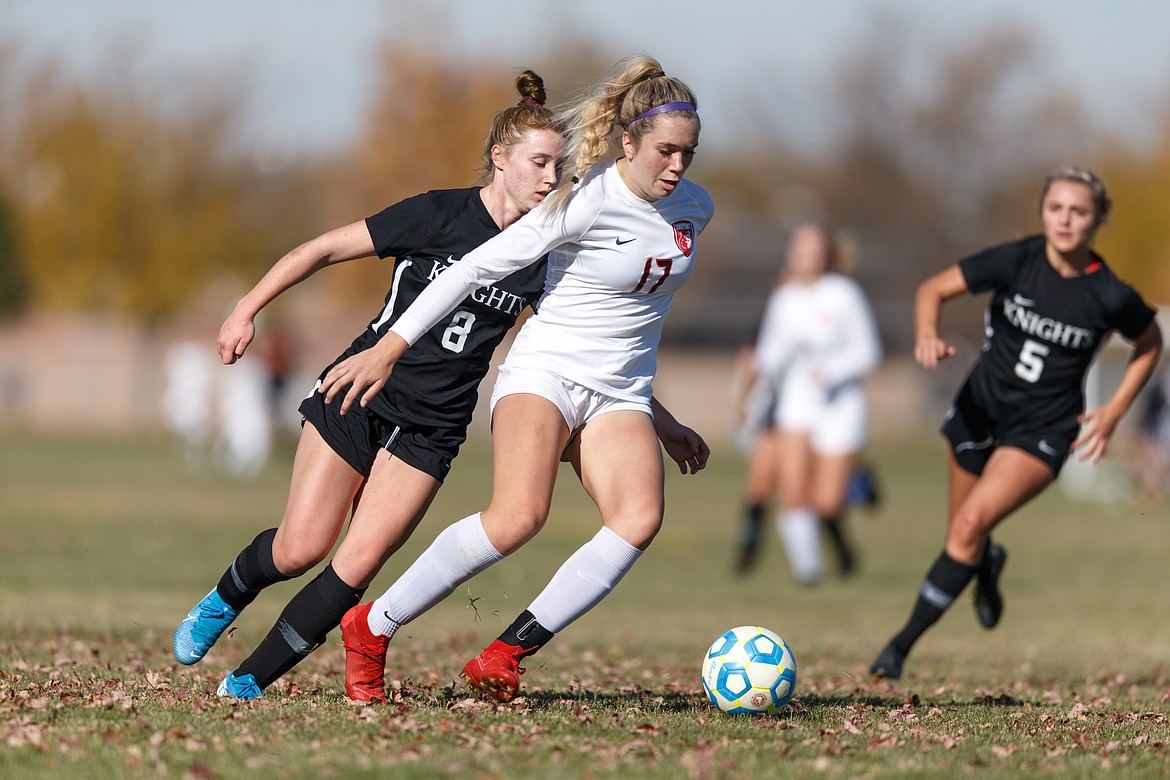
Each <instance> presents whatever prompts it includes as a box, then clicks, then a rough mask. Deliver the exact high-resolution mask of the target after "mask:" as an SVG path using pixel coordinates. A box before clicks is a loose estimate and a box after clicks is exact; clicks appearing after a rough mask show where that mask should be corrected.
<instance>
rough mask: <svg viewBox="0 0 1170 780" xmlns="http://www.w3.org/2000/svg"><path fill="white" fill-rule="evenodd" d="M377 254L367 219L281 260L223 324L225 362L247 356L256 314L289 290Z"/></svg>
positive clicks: (221, 337)
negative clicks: (337, 266) (324, 270)
mask: <svg viewBox="0 0 1170 780" xmlns="http://www.w3.org/2000/svg"><path fill="white" fill-rule="evenodd" d="M373 254H374V241H373V239H372V238H370V231H369V229H368V228H367V227H366V223H365V221H364V220H363V221H359V222H354V223H351V224H349V225H346V226H345V227H339V228H336V229H334V230H330V231H329V232H328V233H322V234H321V235H319V236H317V237H316V238H314V239H311V240H309V241H306V242H305V243H303V244H301V245H300V246H298V247H297V248H296V249H293V250H292V251H291V252H289V253H288V254H286V255H285V256H284V257H282V258H280V259H279V260H277V261H276V263H275V264H274V265H273V266H272V267H271V268H269V269H268V273H266V274H264V276H263V277H262V278H261V279H260V281H259V282H257V283H256V286H255V287H253V288H252V289H251V290H250V291H249V292H248V294H247V295H245V296H244V297H243V298H241V299H240V300H239V302H238V303H236V307H235V309H233V310H232V313H231V314H230V315H228V318H227V319H226V320H224V323H223V325H222V326H220V329H219V337H218V338H217V339H216V346H217V347H218V348H219V357H220V359H221V360H222V361H223V362H224V365H230V364H232V363H235V362H236V360H237V359H239V358H241V357H243V355H244V352H245V351H246V350H247V349H248V345H249V344H251V343H252V339H253V338H254V337H255V336H256V325H255V322H254V320H255V319H256V315H257V314H259V313H260V310H261V309H263V308H264V307H265V306H267V305H268V304H270V303H272V301H274V300H275V299H276V297H277V296H279V295H280V294H281V293H283V292H284V291H285V290H287V289H289V288H290V287H293V286H294V285H296V284H299V283H300V282H303V281H304V280H305V279H308V278H309V277H310V276H312V275H313V274H315V273H316V272H317V271H319V270H321V269H322V268H324V267H326V266H328V265H333V264H334V263H343V262H346V261H347V260H356V259H357V258H359V257H369V256H371V255H373Z"/></svg>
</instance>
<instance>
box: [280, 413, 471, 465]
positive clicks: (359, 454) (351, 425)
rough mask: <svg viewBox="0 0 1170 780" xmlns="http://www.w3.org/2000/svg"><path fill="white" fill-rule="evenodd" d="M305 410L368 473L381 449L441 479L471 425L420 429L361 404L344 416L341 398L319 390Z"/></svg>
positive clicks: (333, 445) (324, 434)
mask: <svg viewBox="0 0 1170 780" xmlns="http://www.w3.org/2000/svg"><path fill="white" fill-rule="evenodd" d="M300 412H301V415H302V417H303V418H304V419H305V420H307V421H309V422H311V423H312V424H313V427H314V428H316V429H317V432H318V433H320V434H321V438H323V439H324V440H325V441H326V443H327V444H328V445H329V446H330V447H331V448H332V449H333V451H334V452H336V453H337V454H338V455H340V456H341V457H342V458H343V459H344V460H345V462H346V463H348V464H349V465H350V466H352V467H353V468H354V470H355V471H357V472H358V473H359V474H364V475H365V476H367V477H368V476H369V475H370V468H371V467H372V466H373V465H374V456H375V455H377V454H378V450H386V451H387V452H389V453H390V454H392V455H393V456H394V457H396V458H401V459H402V460H403V461H404V462H405V463H407V464H409V465H410V466H413V467H414V468H416V469H418V470H419V471H422V472H424V473H426V474H430V475H431V476H432V477H434V478H435V479H437V480H438V481H439V482H440V483H441V482H442V481H443V480H444V479H445V478H446V476H447V473H448V472H449V471H450V470H451V463H452V461H454V460H455V456H456V455H458V454H459V446H460V445H461V444H463V442H464V440H465V439H466V438H467V429H466V428H462V427H460V428H421V427H417V426H411V425H410V424H409V423H396V422H393V421H390V420H386V419H384V418H383V417H381V416H379V415H377V414H375V413H374V412H371V411H370V410H368V409H363V408H362V407H361V406H358V405H357V404H354V405H353V406H351V407H350V408H349V411H348V412H346V413H345V414H344V415H343V414H341V398H340V397H337V398H334V399H333V403H328V404H327V403H325V396H324V394H322V393H318V392H317V391H316V390H314V391H313V392H312V393H310V394H309V396H308V397H307V398H305V400H303V401H301V406H300Z"/></svg>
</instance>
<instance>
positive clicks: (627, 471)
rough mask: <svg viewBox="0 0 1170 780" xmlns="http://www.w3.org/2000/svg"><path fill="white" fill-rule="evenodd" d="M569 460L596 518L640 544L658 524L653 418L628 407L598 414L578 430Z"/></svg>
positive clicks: (658, 464)
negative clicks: (573, 450) (599, 515)
mask: <svg viewBox="0 0 1170 780" xmlns="http://www.w3.org/2000/svg"><path fill="white" fill-rule="evenodd" d="M578 438H579V443H575V446H576V447H577V448H578V451H577V453H576V457H575V458H574V460H575V463H574V465H575V466H576V467H577V473H578V476H580V478H581V484H582V486H584V488H585V491H586V492H587V493H588V494H589V496H590V497H591V498H592V499H593V502H594V503H595V504H597V508H598V510H599V511H600V512H601V519H602V523H603V524H604V525H605V526H606V527H607V528H609V529H610V530H611V531H613V532H614V533H616V534H617V535H618V536H620V537H622V538H623V539H625V540H626V541H627V542H629V543H630V544H632V545H633V546H635V547H637V548H638V549H641V550H645V549H646V548H647V547H648V546H649V545H650V542H651V541H653V539H654V536H655V534H657V533H658V529H659V528H661V527H662V513H663V479H664V476H663V466H662V448H661V445H660V444H659V443H658V436H657V435H656V434H655V433H654V423H653V421H652V420H651V419H650V416H649V415H647V414H646V413H644V412H640V411H633V410H628V409H623V410H618V411H613V412H606V413H604V414H599V415H597V416H596V417H594V418H593V419H592V420H590V421H589V422H588V423H586V424H585V427H584V428H582V429H581V432H580V434H579V437H578Z"/></svg>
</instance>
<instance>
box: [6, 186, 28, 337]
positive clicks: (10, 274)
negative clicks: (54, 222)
mask: <svg viewBox="0 0 1170 780" xmlns="http://www.w3.org/2000/svg"><path fill="white" fill-rule="evenodd" d="M27 304H28V278H27V277H26V276H25V273H24V269H23V268H22V267H21V265H20V261H19V258H18V256H17V253H16V236H15V233H14V230H13V219H12V209H11V208H10V207H9V205H8V200H7V199H6V198H2V197H0V319H6V318H8V317H11V316H13V315H16V314H20V313H21V312H23V311H24V309H25V306H26V305H27Z"/></svg>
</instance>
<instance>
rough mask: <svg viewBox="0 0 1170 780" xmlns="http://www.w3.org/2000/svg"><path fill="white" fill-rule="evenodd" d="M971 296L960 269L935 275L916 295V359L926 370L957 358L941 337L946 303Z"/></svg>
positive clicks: (955, 268)
mask: <svg viewBox="0 0 1170 780" xmlns="http://www.w3.org/2000/svg"><path fill="white" fill-rule="evenodd" d="M965 292H967V280H966V279H965V278H964V277H963V272H962V271H961V270H960V269H959V266H958V265H952V266H951V267H950V268H948V269H946V270H945V271H942V272H940V273H937V274H935V275H934V276H932V277H930V278H929V279H927V280H926V281H925V282H923V283H922V284H920V285H918V291H917V293H915V295H914V359H915V360H917V361H918V363H919V365H921V366H922V367H923V368H935V367H936V366H937V365H938V364H939V361H941V360H945V359H947V358H949V357H950V356H951V355H953V354H955V348H954V347H953V346H952V345H950V344H948V343H947V342H945V341H944V340H943V339H942V338H941V337H940V336H939V335H938V324H939V319H940V317H941V316H942V305H943V302H944V301H946V300H947V299H949V298H954V297H955V296H956V295H961V294H963V293H965Z"/></svg>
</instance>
